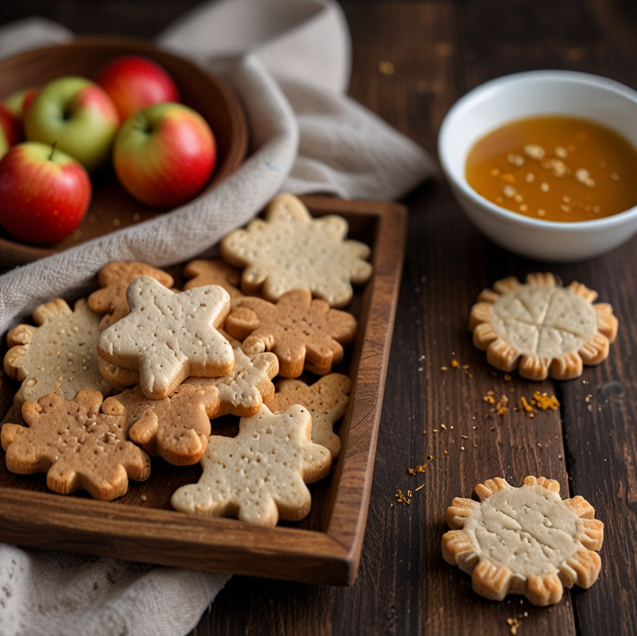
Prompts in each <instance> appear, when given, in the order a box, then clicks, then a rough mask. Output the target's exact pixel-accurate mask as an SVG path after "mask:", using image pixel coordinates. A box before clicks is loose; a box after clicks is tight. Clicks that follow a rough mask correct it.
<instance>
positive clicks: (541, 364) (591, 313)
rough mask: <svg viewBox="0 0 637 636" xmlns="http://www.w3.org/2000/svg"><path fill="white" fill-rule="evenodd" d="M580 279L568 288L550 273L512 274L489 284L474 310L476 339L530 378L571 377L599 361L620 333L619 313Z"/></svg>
mask: <svg viewBox="0 0 637 636" xmlns="http://www.w3.org/2000/svg"><path fill="white" fill-rule="evenodd" d="M595 298H597V292H594V291H592V290H590V289H588V288H587V287H585V286H584V285H582V284H581V283H576V282H574V283H571V285H569V287H567V288H564V287H562V286H561V285H559V284H558V283H557V281H556V278H555V276H553V274H550V273H536V274H529V275H528V276H527V283H526V285H523V284H521V283H520V281H518V279H517V278H515V277H513V276H511V277H510V278H505V279H504V280H500V281H497V282H496V283H495V284H494V285H493V289H485V290H484V291H483V292H482V293H481V294H480V296H479V297H478V303H476V304H475V305H474V306H473V307H472V309H471V316H470V318H469V330H470V331H472V332H473V343H474V344H475V346H476V347H478V349H482V350H486V352H487V361H488V362H489V364H491V365H493V366H494V367H496V368H497V369H500V370H502V371H509V372H510V371H513V370H514V369H515V368H516V366H517V367H518V373H519V374H520V375H521V376H522V377H523V378H527V379H529V380H544V379H545V378H547V377H548V375H549V374H550V375H551V377H553V378H555V379H556V380H570V379H572V378H576V377H578V376H580V375H581V374H582V368H583V364H590V365H593V364H599V363H600V362H602V361H603V360H605V359H606V357H607V356H608V351H609V347H610V343H611V342H613V341H614V340H615V336H616V335H617V318H615V316H614V315H613V308H612V307H611V306H610V305H608V304H606V303H597V304H592V303H593V301H594V300H595Z"/></svg>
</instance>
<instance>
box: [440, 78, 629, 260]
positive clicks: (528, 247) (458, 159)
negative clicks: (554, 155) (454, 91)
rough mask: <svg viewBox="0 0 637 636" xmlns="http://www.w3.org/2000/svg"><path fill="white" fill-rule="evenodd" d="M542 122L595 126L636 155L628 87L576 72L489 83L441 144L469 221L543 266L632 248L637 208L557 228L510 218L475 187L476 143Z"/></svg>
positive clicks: (455, 110) (467, 100)
mask: <svg viewBox="0 0 637 636" xmlns="http://www.w3.org/2000/svg"><path fill="white" fill-rule="evenodd" d="M536 115H571V116H573V117H579V118H582V119H590V120H593V121H596V122H598V123H600V124H603V125H604V126H606V127H608V128H611V129H612V130H614V131H615V132H617V133H619V134H620V135H622V136H623V137H624V138H625V139H627V140H628V141H629V142H630V143H631V144H632V145H633V146H634V147H636V148H637V92H636V91H634V90H632V89H630V88H628V87H627V86H624V85H623V84H619V83H618V82H614V81H612V80H609V79H606V78H603V77H598V76H596V75H589V74H587V73H576V72H573V71H530V72H526V73H516V74H514V75H507V76H505V77H500V78H498V79H495V80H492V81H490V82H486V83H485V84H482V85H481V86H478V87H477V88H474V89H473V90H471V91H469V92H468V93H467V94H466V95H464V96H463V97H462V98H460V99H459V100H458V101H457V102H456V103H455V104H454V106H453V107H452V108H451V109H450V110H449V112H448V113H447V115H446V116H445V119H444V121H443V122H442V127H441V129H440V134H439V137H438V154H439V158H440V163H441V165H442V169H443V171H444V173H445V175H446V176H447V179H448V180H449V183H450V184H451V188H452V190H453V193H454V195H455V197H456V199H457V200H458V202H459V203H460V205H461V206H462V208H463V209H464V211H465V212H466V213H467V215H468V217H469V219H470V220H471V221H472V222H473V223H474V224H475V225H476V226H477V227H478V228H479V229H480V230H481V231H482V232H483V233H484V234H485V235H486V236H488V237H489V238H490V239H491V240H492V241H493V242H494V243H497V244H498V245H500V246H502V247H504V248H505V249H507V250H510V251H511V252H515V253H517V254H520V255H522V256H526V257H529V258H532V259H536V260H542V261H562V262H569V261H581V260H585V259H589V258H592V257H594V256H598V255H600V254H603V253H605V252H608V251H610V250H612V249H614V248H615V247H617V246H619V245H621V244H622V243H624V242H625V241H627V240H628V239H629V238H631V237H632V236H633V235H634V234H635V233H636V232H637V207H633V208H630V209H629V210H626V211H625V212H622V213H620V214H616V215H614V216H609V217H606V218H601V219H595V220H592V221H581V222H573V223H555V222H551V221H542V220H539V219H533V218H530V217H527V216H523V215H521V214H516V213H515V212H510V211H508V210H505V209H504V208H501V207H499V206H497V205H495V204H494V203H491V202H490V201H487V199H485V198H483V197H482V196H480V195H479V194H478V193H477V192H475V190H473V188H471V187H470V186H469V184H468V183H467V179H466V176H465V163H466V158H467V154H468V153H469V151H470V150H471V148H472V146H473V145H474V143H475V142H476V141H477V140H478V139H480V138H481V137H483V136H484V135H486V134H487V133H489V132H490V131H492V130H494V129H496V128H499V127H500V126H502V125H503V124H505V123H507V122H510V121H514V120H516V119H523V118H527V117H533V116H536ZM636 178H637V176H636Z"/></svg>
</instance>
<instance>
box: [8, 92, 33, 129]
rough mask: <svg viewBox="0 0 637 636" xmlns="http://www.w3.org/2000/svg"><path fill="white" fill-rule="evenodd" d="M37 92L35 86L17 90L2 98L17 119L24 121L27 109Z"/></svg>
mask: <svg viewBox="0 0 637 636" xmlns="http://www.w3.org/2000/svg"><path fill="white" fill-rule="evenodd" d="M37 92H38V91H37V90H36V89H35V88H25V89H23V90H21V91H16V92H15V93H11V95H9V97H5V98H4V99H3V100H2V104H4V105H5V106H6V107H7V108H8V109H9V110H10V111H11V112H12V113H13V114H14V115H15V117H16V118H17V119H19V120H20V121H22V120H23V119H24V113H25V111H26V109H27V108H29V104H31V102H32V101H33V98H34V97H35V96H36V94H37Z"/></svg>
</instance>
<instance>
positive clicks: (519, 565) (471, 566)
mask: <svg viewBox="0 0 637 636" xmlns="http://www.w3.org/2000/svg"><path fill="white" fill-rule="evenodd" d="M559 492H560V485H559V483H558V482H556V481H554V480H552V479H545V478H544V477H537V478H535V477H527V478H526V479H525V480H524V485H523V486H522V487H521V488H512V487H511V486H509V484H508V483H507V482H506V481H505V480H504V479H501V478H499V477H496V478H495V479H489V480H487V481H486V482H485V483H484V484H479V485H478V486H476V488H475V490H474V492H473V494H474V496H475V497H476V498H477V499H479V502H478V501H473V500H472V499H464V498H461V497H456V498H455V499H454V500H453V503H452V505H451V506H450V507H449V508H447V515H446V519H447V524H448V525H449V527H450V528H452V530H451V531H450V532H447V533H446V534H444V535H443V537H442V556H443V557H444V559H445V561H447V563H451V564H452V565H457V566H459V567H460V569H461V570H463V571H464V572H466V573H467V574H471V584H472V586H473V589H474V590H475V591H476V592H477V593H478V594H480V595H482V596H485V597H486V598H488V599H491V600H495V601H501V600H502V599H503V598H504V597H505V596H506V595H507V594H509V593H513V594H523V595H524V596H526V597H527V598H528V599H529V601H531V603H533V604H534V605H552V604H554V603H557V602H559V600H560V599H561V598H562V592H563V586H566V587H568V588H570V587H573V585H574V584H575V583H577V585H579V586H580V587H583V588H589V587H590V586H591V585H593V583H595V581H596V580H597V576H598V574H599V570H600V567H601V559H600V558H599V555H598V554H597V550H599V549H600V548H601V547H602V541H603V539H604V524H603V523H602V522H601V521H599V520H597V519H595V510H594V509H593V507H592V506H591V505H590V504H589V503H588V502H586V501H585V500H584V499H583V498H582V497H579V496H577V497H573V498H572V499H564V500H563V499H560V494H559Z"/></svg>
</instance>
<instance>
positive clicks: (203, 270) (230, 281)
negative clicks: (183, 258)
mask: <svg viewBox="0 0 637 636" xmlns="http://www.w3.org/2000/svg"><path fill="white" fill-rule="evenodd" d="M184 276H185V277H186V278H189V279H190V280H189V281H188V282H187V283H186V284H185V285H184V291H188V290H189V289H194V288H195V287H203V286H204V285H220V286H221V287H223V288H224V289H225V290H226V291H227V292H228V294H230V304H231V305H234V304H235V303H236V301H237V300H239V298H243V296H244V294H243V293H242V292H241V290H240V289H239V285H240V284H241V272H240V270H238V269H237V268H236V267H232V265H228V263H226V262H225V261H222V260H221V259H216V260H196V261H191V262H190V263H188V264H187V265H186V267H184Z"/></svg>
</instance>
